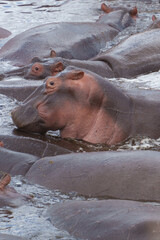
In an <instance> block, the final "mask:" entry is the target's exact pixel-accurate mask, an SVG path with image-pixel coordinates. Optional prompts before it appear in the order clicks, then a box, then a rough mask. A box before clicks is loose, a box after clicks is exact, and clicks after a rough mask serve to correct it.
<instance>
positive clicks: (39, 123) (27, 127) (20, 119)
mask: <svg viewBox="0 0 160 240" xmlns="http://www.w3.org/2000/svg"><path fill="white" fill-rule="evenodd" d="M11 116H12V119H13V122H14V124H15V125H16V127H17V128H18V129H20V130H22V131H27V132H28V131H29V132H37V133H41V134H44V133H46V131H47V130H46V129H45V127H43V124H44V121H43V120H42V119H41V118H40V116H39V115H38V113H37V109H36V108H34V107H33V106H27V107H26V106H19V107H16V108H15V109H13V110H12V112H11Z"/></svg>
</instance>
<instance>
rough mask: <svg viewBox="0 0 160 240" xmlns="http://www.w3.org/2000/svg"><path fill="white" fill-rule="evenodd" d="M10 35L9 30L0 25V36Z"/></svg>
mask: <svg viewBox="0 0 160 240" xmlns="http://www.w3.org/2000/svg"><path fill="white" fill-rule="evenodd" d="M10 35H11V32H10V31H8V30H6V29H4V28H1V27H0V38H7V37H9V36H10Z"/></svg>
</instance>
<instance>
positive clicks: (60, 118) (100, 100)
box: [12, 67, 160, 145]
mask: <svg viewBox="0 0 160 240" xmlns="http://www.w3.org/2000/svg"><path fill="white" fill-rule="evenodd" d="M12 118H13V121H14V123H15V124H16V126H17V127H18V128H20V129H21V130H25V131H32V132H38V133H45V132H46V131H48V130H53V131H54V130H58V129H59V130H60V134H61V137H63V138H77V139H82V140H85V141H87V142H91V143H106V144H108V145H114V144H117V143H120V142H121V141H123V140H125V139H126V138H128V137H134V136H136V135H140V136H146V137H151V138H159V137H160V125H159V122H160V109H159V101H158V100H157V101H147V100H142V99H141V100H138V99H134V98H132V97H130V96H128V95H125V94H124V93H123V92H122V91H121V90H119V89H118V88H116V87H115V86H114V85H112V84H111V83H109V82H108V81H107V80H105V79H103V78H101V77H100V76H98V75H96V74H93V73H92V72H89V71H85V70H82V69H76V68H73V67H68V68H66V69H65V70H64V71H63V72H61V73H59V74H58V75H57V76H56V77H50V78H48V79H47V80H46V82H45V83H44V84H43V85H42V86H41V87H39V88H37V90H36V91H35V92H34V93H33V94H32V95H31V96H30V97H29V98H28V99H27V100H26V101H24V103H23V104H22V105H21V106H20V107H18V108H16V109H15V110H13V111H12Z"/></svg>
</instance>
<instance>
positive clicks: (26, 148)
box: [0, 133, 71, 158]
mask: <svg viewBox="0 0 160 240" xmlns="http://www.w3.org/2000/svg"><path fill="white" fill-rule="evenodd" d="M17 134H18V133H17ZM19 134H20V133H19ZM23 135H24V134H23ZM35 137H36V136H35ZM0 139H1V140H2V141H3V142H4V146H5V148H7V149H9V150H13V151H17V152H21V153H28V154H32V155H34V156H37V157H39V158H42V157H46V156H55V155H59V154H67V153H71V151H69V150H67V149H66V148H65V147H60V146H57V145H56V144H53V143H51V141H50V142H49V140H48V141H47V140H46V141H44V140H41V139H36V138H33V137H30V136H19V135H17V136H16V135H11V136H9V134H8V135H3V134H0Z"/></svg>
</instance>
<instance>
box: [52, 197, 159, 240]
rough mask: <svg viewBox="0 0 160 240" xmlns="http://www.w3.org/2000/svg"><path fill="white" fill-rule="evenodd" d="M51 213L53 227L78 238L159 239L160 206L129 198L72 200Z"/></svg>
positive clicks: (53, 207)
mask: <svg viewBox="0 0 160 240" xmlns="http://www.w3.org/2000/svg"><path fill="white" fill-rule="evenodd" d="M48 214H49V215H50V220H51V222H52V224H53V225H54V226H56V227H57V228H59V229H61V230H66V231H68V232H69V233H70V234H71V235H72V236H74V237H76V238H78V239H87V240H97V239H98V240H104V239H105V240H111V239H112V240H135V239H136V240H159V239H160V231H159V229H160V206H159V205H158V206H157V205H154V204H149V203H141V202H134V201H127V200H101V201H98V200H90V201H80V200H72V201H65V202H61V203H56V204H54V205H52V207H50V208H49V210H48Z"/></svg>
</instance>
